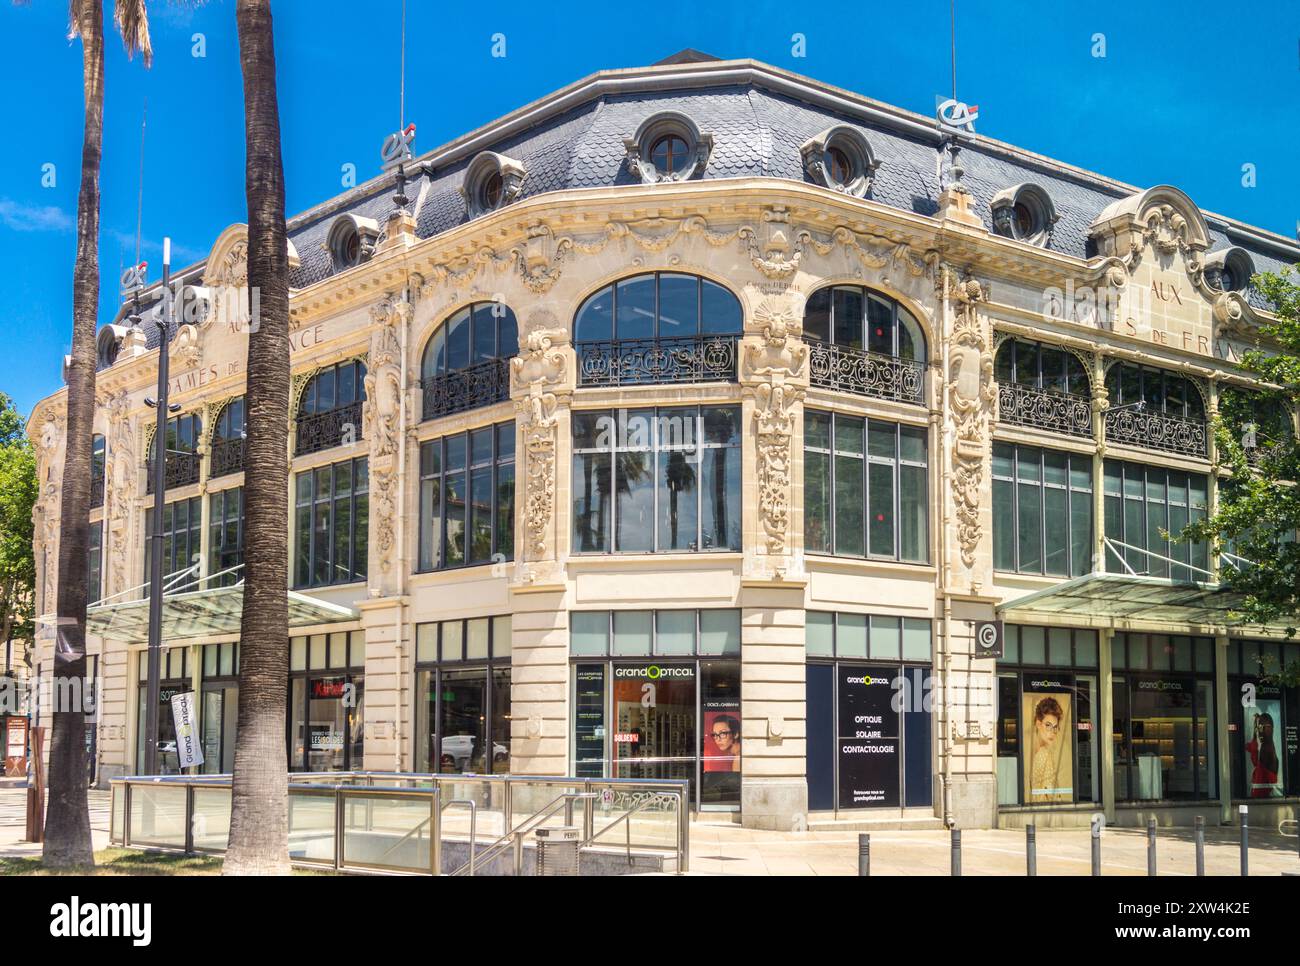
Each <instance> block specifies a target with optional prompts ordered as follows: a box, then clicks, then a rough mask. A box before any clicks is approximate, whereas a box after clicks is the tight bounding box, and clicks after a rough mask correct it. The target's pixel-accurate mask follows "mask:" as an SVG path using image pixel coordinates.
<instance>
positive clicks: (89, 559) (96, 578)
mask: <svg viewBox="0 0 1300 966" xmlns="http://www.w3.org/2000/svg"><path fill="white" fill-rule="evenodd" d="M103 569H104V524H103V522H102V521H101V522H99V523H92V524H91V525H90V538H89V543H88V545H87V547H86V600H87V601H89V602H90V603H92V604H93V603H95V601H97V600H99V598H100V597H102V596H103V588H102V587H101V586H100V585H101V583H102V582H103Z"/></svg>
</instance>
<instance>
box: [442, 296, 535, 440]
mask: <svg viewBox="0 0 1300 966" xmlns="http://www.w3.org/2000/svg"><path fill="white" fill-rule="evenodd" d="M518 354H519V325H518V323H517V322H516V321H515V313H514V312H513V311H511V309H510V306H508V305H506V304H505V303H504V302H475V303H474V304H473V305H467V306H465V308H463V309H461V310H460V311H458V312H456V314H454V315H453V316H451V317H450V318H449V319H447V320H446V321H445V322H443V323H442V325H440V326H438V330H437V331H436V332H434V333H433V337H432V338H430V339H429V341H428V343H427V344H426V345H425V347H424V357H423V358H422V359H421V361H420V386H421V388H422V389H423V390H424V405H423V407H422V412H423V416H424V418H425V419H433V418H435V417H437V416H446V415H447V414H448V413H458V412H462V411H464V410H466V409H477V408H478V407H479V406H490V405H492V404H493V403H498V402H501V401H503V400H505V399H507V398H509V396H510V359H511V357H512V356H515V355H518Z"/></svg>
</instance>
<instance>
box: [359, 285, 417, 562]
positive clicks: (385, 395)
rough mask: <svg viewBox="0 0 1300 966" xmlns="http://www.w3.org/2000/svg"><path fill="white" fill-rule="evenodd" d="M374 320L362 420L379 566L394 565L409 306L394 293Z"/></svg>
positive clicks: (376, 308) (376, 309)
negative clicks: (403, 331)
mask: <svg viewBox="0 0 1300 966" xmlns="http://www.w3.org/2000/svg"><path fill="white" fill-rule="evenodd" d="M370 314H371V318H372V319H374V321H375V322H376V323H377V325H376V328H375V330H374V332H373V333H372V334H371V337H370V357H369V364H368V366H367V368H366V378H365V386H366V402H365V406H364V409H363V413H362V417H361V422H362V433H363V435H364V436H365V438H366V439H368V440H369V441H370V501H371V504H372V506H373V511H372V512H371V514H370V519H371V520H372V521H374V522H373V532H374V534H375V547H376V550H377V552H378V557H379V570H380V572H381V573H384V574H387V573H389V572H390V571H392V570H393V568H394V566H395V564H396V561H395V560H394V547H395V543H396V538H395V532H394V527H393V521H394V520H395V519H396V516H397V496H396V493H397V462H398V461H397V457H398V449H399V448H400V446H401V419H402V406H403V404H404V401H405V394H404V393H403V392H402V346H401V341H400V338H399V335H398V332H399V331H400V327H402V326H405V325H406V324H407V323H408V322H409V321H410V318H411V314H412V310H411V305H410V303H409V302H407V301H406V300H405V299H399V298H396V297H394V296H392V295H389V296H387V297H385V298H384V299H383V300H381V301H380V302H379V303H378V304H377V305H375V306H374V307H373V308H372V309H371V313H370Z"/></svg>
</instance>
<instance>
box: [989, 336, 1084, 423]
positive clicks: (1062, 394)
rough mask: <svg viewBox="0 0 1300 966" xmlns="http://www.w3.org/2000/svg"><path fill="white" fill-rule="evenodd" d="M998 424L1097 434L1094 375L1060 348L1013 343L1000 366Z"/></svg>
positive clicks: (997, 371)
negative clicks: (1091, 380) (1090, 378)
mask: <svg viewBox="0 0 1300 966" xmlns="http://www.w3.org/2000/svg"><path fill="white" fill-rule="evenodd" d="M994 373H995V375H996V377H997V380H998V420H999V421H1000V422H1004V423H1015V424H1017V425H1020V426H1034V427H1036V428H1038V429H1046V430H1049V431H1051V432H1061V433H1068V434H1070V435H1071V436H1088V437H1091V436H1092V403H1091V398H1092V390H1091V387H1090V385H1089V382H1088V371H1087V370H1086V369H1085V368H1084V367H1083V363H1082V362H1080V361H1079V358H1078V357H1077V356H1076V355H1074V353H1072V352H1068V351H1066V350H1065V349H1062V348H1060V347H1059V346H1054V345H1046V344H1044V343H1041V342H1029V341H1027V340H1024V339H1009V340H1007V341H1006V342H1004V343H1002V346H1001V348H999V349H998V354H997V359H996V361H995V363H994Z"/></svg>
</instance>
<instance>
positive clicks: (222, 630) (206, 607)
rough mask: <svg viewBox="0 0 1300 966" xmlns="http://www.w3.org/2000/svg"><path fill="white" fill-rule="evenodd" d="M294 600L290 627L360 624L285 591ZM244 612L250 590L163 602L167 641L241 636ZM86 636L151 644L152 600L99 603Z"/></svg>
mask: <svg viewBox="0 0 1300 966" xmlns="http://www.w3.org/2000/svg"><path fill="white" fill-rule="evenodd" d="M285 593H286V594H287V595H288V598H289V627H290V628H294V627H311V626H316V625H320V624H333V623H336V622H338V621H354V620H356V619H357V612H356V611H355V610H353V609H352V608H351V607H344V606H341V605H339V604H331V603H329V602H328V601H324V600H318V599H317V598H315V597H308V596H306V595H305V594H299V593H295V592H294V591H292V590H288V591H285ZM243 609H244V588H243V586H242V585H239V586H235V587H216V588H213V589H210V590H195V591H191V592H189V593H184V594H169V595H166V596H164V597H163V608H162V639H163V640H164V641H172V640H184V639H188V638H195V637H210V636H212V637H215V636H217V635H219V634H238V633H239V620H240V615H241V614H242V613H243ZM86 633H87V634H88V635H91V634H93V635H95V636H96V637H102V638H104V639H105V640H114V641H127V642H130V643H141V642H144V641H147V640H148V639H149V601H148V599H147V598H146V599H144V600H131V601H123V602H121V603H116V604H99V605H97V606H94V607H91V608H89V609H88V610H87V611H86Z"/></svg>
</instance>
